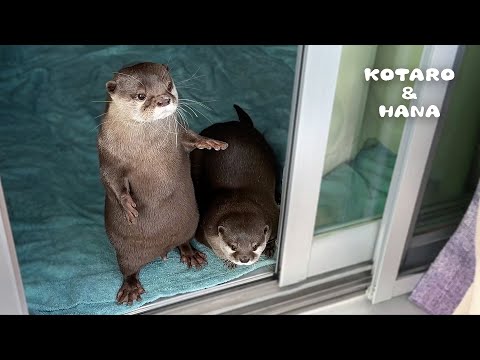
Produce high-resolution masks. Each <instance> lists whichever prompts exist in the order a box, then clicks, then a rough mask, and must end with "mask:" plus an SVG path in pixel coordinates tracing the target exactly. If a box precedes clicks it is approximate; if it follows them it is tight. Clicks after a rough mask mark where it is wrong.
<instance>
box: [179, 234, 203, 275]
mask: <svg viewBox="0 0 480 360" xmlns="http://www.w3.org/2000/svg"><path fill="white" fill-rule="evenodd" d="M178 250H179V251H180V261H181V262H183V263H184V264H187V266H188V268H191V267H192V266H195V268H197V269H200V268H201V267H202V266H203V265H205V264H206V263H207V255H205V254H204V253H202V252H201V251H198V250H197V249H194V248H193V247H192V245H190V240H189V241H187V242H186V243H185V244H182V245H180V246H179V247H178Z"/></svg>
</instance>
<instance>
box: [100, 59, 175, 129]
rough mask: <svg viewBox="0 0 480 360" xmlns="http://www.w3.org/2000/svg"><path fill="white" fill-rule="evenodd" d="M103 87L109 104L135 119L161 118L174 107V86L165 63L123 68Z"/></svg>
mask: <svg viewBox="0 0 480 360" xmlns="http://www.w3.org/2000/svg"><path fill="white" fill-rule="evenodd" d="M106 87H107V91H108V93H109V95H110V98H111V100H112V103H114V104H115V105H116V106H117V108H118V109H119V110H120V111H121V112H122V113H124V114H126V115H127V116H128V117H129V118H130V119H132V120H134V121H137V122H142V123H146V122H153V121H157V120H162V119H165V118H167V117H168V116H170V115H173V114H174V113H175V111H176V110H177V107H178V93H177V89H176V87H175V84H174V83H173V79H172V77H171V76H170V74H169V72H168V66H166V65H162V64H154V63H141V64H137V65H133V66H130V67H126V68H123V69H121V70H120V71H119V72H117V73H116V74H115V77H114V78H113V80H111V81H109V82H107V84H106Z"/></svg>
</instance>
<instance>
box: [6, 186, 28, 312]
mask: <svg viewBox="0 0 480 360" xmlns="http://www.w3.org/2000/svg"><path fill="white" fill-rule="evenodd" d="M0 289H1V293H2V296H1V297H0V314H10V315H27V314H28V310H27V301H26V298H25V293H24V290H23V282H22V277H21V275H20V268H19V266H18V260H17V254H16V251H15V243H14V242H13V235H12V230H11V228H10V221H9V219H8V212H7V204H6V202H5V197H4V194H3V188H2V181H1V179H0Z"/></svg>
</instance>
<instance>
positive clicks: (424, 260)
mask: <svg viewBox="0 0 480 360" xmlns="http://www.w3.org/2000/svg"><path fill="white" fill-rule="evenodd" d="M479 70H480V46H478V45H472V46H470V45H469V46H466V47H465V52H464V55H463V61H462V63H461V66H460V68H459V71H458V73H457V78H456V81H455V84H454V85H453V87H452V95H451V100H450V103H449V106H448V109H447V112H446V114H445V115H446V117H445V120H444V121H445V123H444V124H443V129H442V130H441V132H440V133H439V137H440V138H439V142H438V146H437V148H436V150H435V151H434V153H433V154H432V155H433V161H432V167H431V171H430V174H429V175H428V180H427V183H426V187H425V192H424V194H423V200H422V202H421V206H420V211H419V215H418V218H417V220H416V224H415V228H414V230H413V238H412V239H411V241H409V243H408V247H407V248H406V251H405V254H404V259H403V264H402V268H401V270H402V271H408V270H410V271H411V270H412V269H415V268H418V267H421V266H426V265H428V264H429V263H430V262H431V261H433V260H434V259H435V257H436V256H437V254H438V252H439V251H440V250H441V249H442V247H443V245H444V244H445V242H446V241H447V240H448V238H449V237H450V235H452V234H453V232H454V231H455V229H456V227H457V226H458V224H459V223H460V221H461V219H462V216H463V214H464V213H465V210H466V209H467V207H468V204H469V203H470V200H471V198H472V195H473V192H474V190H475V187H476V186H477V183H478V180H479V177H480V102H479V101H478V94H479V93H480V76H478V75H477V74H478V71H479Z"/></svg>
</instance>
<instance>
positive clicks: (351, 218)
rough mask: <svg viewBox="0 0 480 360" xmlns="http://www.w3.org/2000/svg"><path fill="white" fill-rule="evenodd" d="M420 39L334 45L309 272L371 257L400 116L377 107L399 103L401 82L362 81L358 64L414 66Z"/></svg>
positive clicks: (401, 120)
mask: <svg viewBox="0 0 480 360" xmlns="http://www.w3.org/2000/svg"><path fill="white" fill-rule="evenodd" d="M422 51H423V46H421V45H402V46H399V45H393V46H391V45H368V46H357V45H354V46H352V45H345V46H343V47H342V53H341V60H340V66H339V72H338V77H337V84H336V90H335V99H334V106H333V112H332V116H331V122H330V128H329V134H328V143H327V147H326V153H325V160H324V167H323V175H322V182H321V188H320V195H319V199H318V206H317V212H316V218H315V228H314V234H313V235H314V236H315V239H314V241H313V244H312V254H311V257H310V264H309V275H310V276H312V275H316V274H320V273H324V272H327V271H331V270H335V269H338V268H341V267H345V266H350V265H354V264H358V263H362V262H369V261H371V260H372V258H373V249H374V245H375V239H376V237H377V233H378V229H379V224H380V219H381V218H382V215H383V211H384V207H385V202H386V199H387V196H388V190H389V186H390V182H391V179H392V173H393V169H394V167H395V163H396V159H397V153H398V149H399V144H400V140H401V138H402V133H403V128H404V124H405V118H403V117H400V118H396V117H391V118H390V117H387V116H386V117H383V118H382V117H381V116H380V114H379V106H380V105H385V106H387V107H389V106H393V107H394V108H396V107H397V106H398V105H406V106H407V107H408V105H409V100H405V99H403V98H402V96H401V94H402V88H403V87H405V86H413V84H412V83H409V82H408V81H405V82H401V81H400V80H398V79H394V80H392V81H377V82H375V81H368V82H367V81H366V80H365V76H364V70H365V69H366V68H371V69H373V68H378V69H384V68H390V69H395V68H407V69H413V68H415V67H418V65H419V62H420V59H421V56H422Z"/></svg>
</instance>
